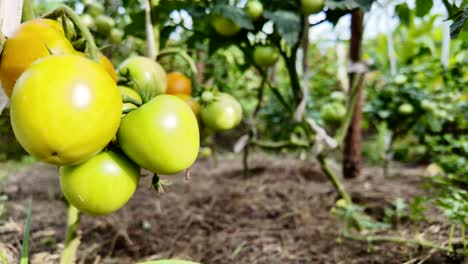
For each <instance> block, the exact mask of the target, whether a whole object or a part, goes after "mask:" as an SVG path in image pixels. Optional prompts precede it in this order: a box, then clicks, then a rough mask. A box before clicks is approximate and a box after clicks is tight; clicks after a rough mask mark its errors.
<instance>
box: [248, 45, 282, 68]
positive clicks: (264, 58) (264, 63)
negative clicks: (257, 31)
mask: <svg viewBox="0 0 468 264" xmlns="http://www.w3.org/2000/svg"><path fill="white" fill-rule="evenodd" d="M278 58H279V53H278V50H277V49H276V48H275V47H273V46H263V45H258V46H256V47H255V49H254V52H253V59H254V62H255V64H257V65H258V66H260V67H268V66H271V65H273V64H275V63H276V61H278Z"/></svg>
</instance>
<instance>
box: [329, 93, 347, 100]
mask: <svg viewBox="0 0 468 264" xmlns="http://www.w3.org/2000/svg"><path fill="white" fill-rule="evenodd" d="M330 98H331V99H332V100H334V101H337V102H345V101H346V94H345V93H343V92H341V91H334V92H333V93H331V94H330Z"/></svg>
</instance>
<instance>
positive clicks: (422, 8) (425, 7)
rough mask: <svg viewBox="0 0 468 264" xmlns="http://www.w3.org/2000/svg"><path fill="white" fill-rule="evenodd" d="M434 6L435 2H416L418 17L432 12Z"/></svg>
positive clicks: (417, 0)
mask: <svg viewBox="0 0 468 264" xmlns="http://www.w3.org/2000/svg"><path fill="white" fill-rule="evenodd" d="M433 5H434V2H433V0H416V16H418V17H423V16H425V15H426V14H427V13H429V11H431V9H432V6H433Z"/></svg>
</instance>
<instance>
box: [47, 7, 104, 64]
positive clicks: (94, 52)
mask: <svg viewBox="0 0 468 264" xmlns="http://www.w3.org/2000/svg"><path fill="white" fill-rule="evenodd" d="M63 14H65V15H67V16H68V17H69V18H70V19H71V21H72V22H73V24H75V26H76V27H78V30H80V32H81V35H83V37H84V38H85V40H86V47H87V49H88V53H89V56H90V58H91V59H92V60H94V61H96V62H97V61H99V58H98V48H97V47H96V43H95V42H94V38H93V36H92V35H91V32H89V29H88V27H86V26H85V25H84V24H83V23H82V22H81V19H80V17H79V16H78V15H77V14H76V13H75V12H74V11H73V10H72V9H71V8H70V7H68V6H65V5H63V6H60V7H58V8H57V9H55V10H53V11H51V12H49V13H47V14H45V15H43V16H42V17H44V18H50V19H57V18H59V17H61V16H62V15H63Z"/></svg>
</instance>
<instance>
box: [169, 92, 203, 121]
mask: <svg viewBox="0 0 468 264" xmlns="http://www.w3.org/2000/svg"><path fill="white" fill-rule="evenodd" d="M175 96H177V97H179V98H180V99H182V100H183V101H184V102H185V103H187V104H188V105H189V106H190V108H191V109H192V112H193V113H194V114H195V116H197V117H198V114H199V113H200V108H201V106H200V104H199V103H198V102H197V101H195V100H194V99H193V98H192V97H191V96H190V95H188V94H176V95H175Z"/></svg>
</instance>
